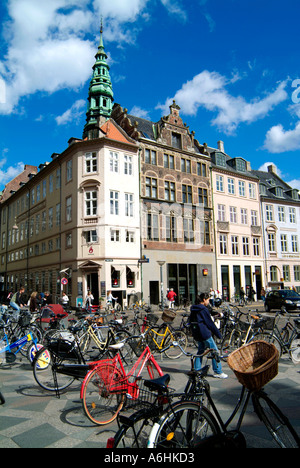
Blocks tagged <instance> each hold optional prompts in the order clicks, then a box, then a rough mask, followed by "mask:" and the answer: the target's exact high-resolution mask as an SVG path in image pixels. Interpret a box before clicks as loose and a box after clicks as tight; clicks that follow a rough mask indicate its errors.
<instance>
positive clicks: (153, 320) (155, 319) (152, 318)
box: [147, 313, 159, 325]
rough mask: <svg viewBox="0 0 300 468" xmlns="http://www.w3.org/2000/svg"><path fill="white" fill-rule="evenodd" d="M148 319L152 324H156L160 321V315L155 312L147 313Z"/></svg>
mask: <svg viewBox="0 0 300 468" xmlns="http://www.w3.org/2000/svg"><path fill="white" fill-rule="evenodd" d="M147 320H148V322H149V323H150V324H151V325H155V324H156V323H157V322H158V321H159V317H157V316H156V315H154V314H151V313H150V314H147Z"/></svg>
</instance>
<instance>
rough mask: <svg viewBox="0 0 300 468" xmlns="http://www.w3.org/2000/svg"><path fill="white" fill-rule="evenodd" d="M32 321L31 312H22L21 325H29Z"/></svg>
mask: <svg viewBox="0 0 300 468" xmlns="http://www.w3.org/2000/svg"><path fill="white" fill-rule="evenodd" d="M30 322H31V314H30V313H29V312H22V313H21V314H20V316H19V320H18V324H19V325H20V327H28V325H30Z"/></svg>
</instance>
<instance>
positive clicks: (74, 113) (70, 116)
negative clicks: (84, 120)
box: [55, 99, 86, 125]
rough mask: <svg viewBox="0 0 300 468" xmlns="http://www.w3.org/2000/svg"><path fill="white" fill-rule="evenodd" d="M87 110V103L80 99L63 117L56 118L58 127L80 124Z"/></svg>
mask: <svg viewBox="0 0 300 468" xmlns="http://www.w3.org/2000/svg"><path fill="white" fill-rule="evenodd" d="M85 109H86V101H84V100H83V99H79V100H78V101H76V102H74V104H73V106H72V107H71V108H70V109H68V110H66V112H64V113H63V114H62V115H60V116H58V117H56V118H55V120H56V123H57V125H66V124H68V123H70V122H74V121H75V122H78V120H80V119H81V117H82V115H83V114H84V111H85Z"/></svg>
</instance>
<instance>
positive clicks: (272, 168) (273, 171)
mask: <svg viewBox="0 0 300 468" xmlns="http://www.w3.org/2000/svg"><path fill="white" fill-rule="evenodd" d="M268 172H271V174H276V166H275V165H274V164H271V165H270V166H268Z"/></svg>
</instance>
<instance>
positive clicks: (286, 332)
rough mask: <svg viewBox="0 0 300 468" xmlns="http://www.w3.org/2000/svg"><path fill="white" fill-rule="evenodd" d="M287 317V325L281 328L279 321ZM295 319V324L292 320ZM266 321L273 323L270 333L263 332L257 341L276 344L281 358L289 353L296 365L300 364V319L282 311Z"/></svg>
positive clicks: (257, 336)
mask: <svg viewBox="0 0 300 468" xmlns="http://www.w3.org/2000/svg"><path fill="white" fill-rule="evenodd" d="M285 315H287V318H286V324H285V325H284V327H283V328H281V329H280V328H279V320H280V319H281V318H282V317H283V316H285ZM292 318H293V319H294V324H292V323H291V319H292ZM266 320H268V321H269V322H271V327H270V330H269V331H266V330H263V331H262V332H260V333H258V334H257V335H256V337H255V338H256V339H259V340H263V341H267V342H268V343H272V344H274V346H275V347H276V348H277V350H278V352H279V357H281V356H282V355H283V353H288V354H289V357H290V358H291V359H292V361H293V362H294V364H299V363H300V319H299V318H298V319H297V318H294V317H292V316H291V315H290V314H288V313H287V312H286V311H280V312H277V313H276V314H275V317H274V318H273V317H272V318H270V317H266Z"/></svg>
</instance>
